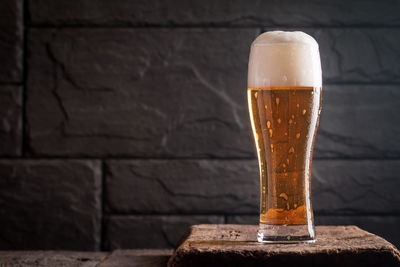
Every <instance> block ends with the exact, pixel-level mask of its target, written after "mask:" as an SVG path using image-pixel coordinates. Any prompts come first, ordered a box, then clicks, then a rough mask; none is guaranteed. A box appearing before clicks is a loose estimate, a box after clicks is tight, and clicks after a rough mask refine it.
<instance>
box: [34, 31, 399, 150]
mask: <svg viewBox="0 0 400 267" xmlns="http://www.w3.org/2000/svg"><path fill="white" fill-rule="evenodd" d="M329 31H334V30H325V31H323V32H329ZM374 31H375V30H374ZM377 31H378V30H377ZM381 31H382V32H384V31H385V30H381ZM183 36H185V37H183ZM388 36H397V35H395V34H388ZM240 38H242V39H243V40H246V41H243V40H240V42H239V39H240ZM253 38H254V31H250V30H226V29H222V30H199V29H180V30H174V31H172V30H165V29H163V30H148V31H145V30H126V29H125V30H121V29H120V30H112V31H111V30H104V29H102V30H100V29H96V30H92V31H87V30H60V31H44V30H34V31H32V36H31V41H30V42H29V44H30V52H31V57H30V58H29V60H28V61H29V69H30V71H29V74H30V75H29V79H28V90H27V95H28V103H27V110H28V112H27V117H28V122H29V125H30V128H29V139H30V142H29V144H30V151H31V152H32V153H33V154H39V155H46V156H47V155H56V156H66V155H68V156H72V155H73V156H116V155H117V156H118V155H122V156H125V155H129V156H141V157H163V156H168V157H254V156H255V154H254V152H253V151H254V148H253V147H254V144H253V142H252V140H251V137H250V132H251V130H250V127H249V119H248V111H247V108H246V96H245V90H244V88H245V87H246V82H245V79H246V72H247V55H248V46H249V43H250V42H251V40H252V39H253ZM388 38H389V37H388ZM132 40H135V41H134V44H135V46H134V45H132ZM228 40H230V43H228ZM235 40H236V42H235ZM353 41H354V42H352V43H354V44H353V46H354V49H355V45H356V44H357V42H355V40H353ZM92 43H98V44H99V45H98V46H96V49H93V48H89V47H90V46H91V44H92ZM199 43H200V44H199ZM232 43H234V44H235V45H232ZM67 44H70V45H67ZM162 44H166V45H165V46H164V45H162ZM322 45H323V44H322ZM136 46H137V47H141V49H136V48H135V47H136ZM200 46H201V47H206V48H202V49H201V51H199V49H198V48H199V47H200ZM228 46H229V47H232V49H231V50H233V51H227V49H226V47H228ZM105 51H107V53H105ZM393 51H396V49H395V50H393ZM372 52H373V51H371V53H372ZM371 53H370V52H368V51H365V54H366V55H370V54H371ZM233 54H235V55H236V56H235V57H232V55H233ZM324 54H326V55H327V56H331V59H332V60H331V59H330V58H326V59H325V60H324V59H323V62H327V64H333V63H330V62H335V61H338V60H337V58H336V54H337V53H336V54H335V53H333V52H332V51H331V52H329V53H328V52H327V53H324ZM389 54H390V53H389ZM172 57H173V58H174V59H173V60H171V58H172ZM392 57H393V58H395V57H396V55H395V54H392ZM381 58H382V59H381V60H383V61H384V60H389V61H390V60H391V59H390V58H389V57H386V56H385V57H381ZM371 60H372V59H371ZM339 61H340V62H343V60H339ZM389 61H388V62H386V63H387V64H386V63H385V64H383V65H382V66H389V68H391V67H390V66H392V67H393V68H391V69H392V70H393V72H391V71H390V70H389V71H387V70H385V68H384V69H380V70H377V69H375V70H374V69H371V70H369V71H368V70H365V71H362V73H367V74H368V75H370V76H365V77H378V78H377V79H378V80H379V79H380V78H379V77H382V79H383V76H385V75H388V76H386V78H387V79H389V78H390V77H392V78H393V77H394V76H395V75H396V72H397V70H396V68H398V67H397V65H398V64H396V65H394V63H390V62H389ZM352 62H358V61H357V60H353V61H352ZM349 64H350V63H349ZM357 64H358V63H357ZM364 65H367V64H364ZM375 65H376V64H370V66H375ZM93 66H97V67H96V68H93ZM209 66H215V68H210V67H209ZM355 68H356V69H360V68H362V66H356V67H355ZM326 69H328V71H327V72H328V73H330V72H331V73H333V72H335V71H334V69H335V68H333V67H331V68H330V70H329V67H327V68H326ZM332 71H333V72H332ZM346 72H347V71H346ZM216 73H218V75H216ZM348 73H350V74H349V75H352V74H351V73H352V72H351V71H349V72H348ZM379 73H386V74H385V75H383V76H379ZM390 73H392V74H390ZM329 75H330V76H331V77H333V78H332V79H333V80H334V79H336V78H338V77H342V76H340V73H337V74H328V76H329ZM335 75H336V76H335ZM155 77H157V78H156V79H155ZM334 77H336V78H334ZM347 77H350V76H347ZM365 77H364V78H365ZM328 78H329V77H328ZM359 78H360V81H362V80H363V79H364V78H363V77H361V76H359ZM386 78H385V79H386ZM329 79H331V78H329ZM346 79H348V78H346V75H343V80H342V82H343V81H346ZM349 79H350V80H352V78H351V77H350V78H349ZM373 79H375V78H373ZM389 80H390V79H389ZM391 80H395V78H393V79H391ZM338 81H339V80H338ZM161 84H162V85H163V86H162V87H160V85H161ZM239 85H240V86H239ZM148 88H154V89H153V90H149V89H148ZM397 89H398V88H397V86H395V85H327V86H324V92H323V98H324V101H323V112H322V117H321V127H320V131H319V133H318V137H317V145H316V154H315V156H316V157H322V158H324V157H356V158H357V157H374V158H375V157H378V158H379V157H398V156H399V154H400V153H399V144H400V142H399V140H397V139H398V138H396V136H400V135H396V134H392V133H393V131H395V132H398V128H399V127H397V126H396V125H397V124H396V123H393V121H392V120H389V119H388V118H393V120H394V118H395V116H392V114H395V113H396V112H397V110H398V109H399V106H400V105H399V101H398V99H400V98H399V97H398V94H399V90H397ZM182 92H187V93H182ZM227 92H229V94H228V93H227ZM166 93H167V94H168V95H170V96H174V97H170V98H168V101H164V100H162V99H164V97H165V94H166ZM343 98H344V99H343ZM377 98H379V100H380V101H375V100H376V99H377ZM94 99H95V100H94ZM133 103H137V104H135V105H133ZM353 103H357V104H358V106H357V105H353ZM339 107H340V108H339ZM133 118H134V119H133ZM349 118H351V120H350V119H349ZM332 122H334V123H332ZM371 123H373V124H374V127H369V125H370V124H371Z"/></svg>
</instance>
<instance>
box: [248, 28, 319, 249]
mask: <svg viewBox="0 0 400 267" xmlns="http://www.w3.org/2000/svg"><path fill="white" fill-rule="evenodd" d="M321 86H322V78H321V61H320V56H319V49H318V44H317V42H316V41H315V40H314V38H312V37H311V36H309V35H307V34H305V33H303V32H282V31H274V32H266V33H263V34H261V35H260V36H258V37H257V38H256V39H255V40H254V42H253V43H252V45H251V50H250V57H249V69H248V91H247V93H248V105H249V113H250V121H251V127H252V131H253V136H254V140H255V144H256V149H257V156H258V163H259V169H260V226H259V231H258V241H259V242H299V241H303V242H313V241H314V240H315V233H314V222H313V211H312V206H311V196H310V191H311V164H312V155H313V147H314V141H315V135H316V132H317V128H318V122H319V114H320V111H321Z"/></svg>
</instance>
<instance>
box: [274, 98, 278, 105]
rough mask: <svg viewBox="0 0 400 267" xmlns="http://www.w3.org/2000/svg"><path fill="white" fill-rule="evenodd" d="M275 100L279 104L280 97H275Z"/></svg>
mask: <svg viewBox="0 0 400 267" xmlns="http://www.w3.org/2000/svg"><path fill="white" fill-rule="evenodd" d="M275 102H276V104H277V105H279V97H277V98H276V99H275Z"/></svg>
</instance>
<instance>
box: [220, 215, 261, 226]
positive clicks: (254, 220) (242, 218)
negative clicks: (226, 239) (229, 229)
mask: <svg viewBox="0 0 400 267" xmlns="http://www.w3.org/2000/svg"><path fill="white" fill-rule="evenodd" d="M226 223H227V224H253V225H254V224H259V223H260V216H259V215H257V214H254V215H230V216H226Z"/></svg>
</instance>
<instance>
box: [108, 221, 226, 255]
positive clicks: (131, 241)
mask: <svg viewBox="0 0 400 267" xmlns="http://www.w3.org/2000/svg"><path fill="white" fill-rule="evenodd" d="M223 222H224V218H223V217H222V216H213V215H209V216H206V215H202V216H178V215H176V216H167V215H164V216H154V215H146V216H142V215H135V216H133V215H131V216H109V217H108V218H106V221H105V227H106V228H105V249H107V250H114V249H120V248H124V249H127V248H128V249H130V248H172V247H175V246H176V245H178V243H179V239H180V238H181V237H182V235H183V234H184V232H185V230H187V228H188V227H189V226H190V225H193V224H197V223H217V224H221V223H223Z"/></svg>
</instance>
